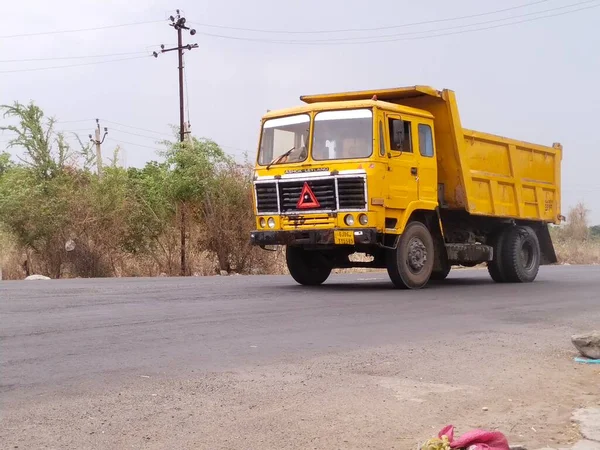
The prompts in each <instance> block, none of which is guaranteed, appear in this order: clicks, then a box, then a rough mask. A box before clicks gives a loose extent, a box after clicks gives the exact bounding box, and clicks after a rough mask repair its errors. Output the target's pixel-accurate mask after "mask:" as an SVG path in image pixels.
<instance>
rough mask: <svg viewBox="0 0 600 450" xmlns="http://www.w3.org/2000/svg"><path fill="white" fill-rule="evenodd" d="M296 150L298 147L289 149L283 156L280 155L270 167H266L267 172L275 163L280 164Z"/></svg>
mask: <svg viewBox="0 0 600 450" xmlns="http://www.w3.org/2000/svg"><path fill="white" fill-rule="evenodd" d="M294 150H296V147H292V148H290V149H289V150H288V151H287V152H285V153H284V154H282V155H279V156H278V157H277V158H275V159H274V160H273V161H271V162H270V163H269V165H268V166H267V167H266V170H269V168H270V167H271V166H272V165H273V164H275V163H277V162H279V161H280V160H282V159H283V158H285V157H286V156H288V155H289V154H290V153H292V152H293V151H294Z"/></svg>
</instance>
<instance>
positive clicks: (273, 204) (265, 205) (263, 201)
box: [255, 183, 279, 214]
mask: <svg viewBox="0 0 600 450" xmlns="http://www.w3.org/2000/svg"><path fill="white" fill-rule="evenodd" d="M255 189H256V209H257V210H258V213H259V214H260V213H273V212H275V213H276V212H279V209H278V207H277V185H276V184H275V183H257V184H256V187H255Z"/></svg>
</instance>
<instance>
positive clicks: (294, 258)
mask: <svg viewBox="0 0 600 450" xmlns="http://www.w3.org/2000/svg"><path fill="white" fill-rule="evenodd" d="M285 260H286V263H287V267H288V270H289V271H290V275H291V276H292V278H293V279H294V280H296V282H297V283H298V284H302V285H304V286H318V285H320V284H323V283H324V282H325V280H327V278H329V275H330V274H331V270H332V269H333V266H332V264H331V262H330V261H329V259H327V258H326V257H325V256H324V255H323V254H322V253H321V252H319V251H316V250H315V251H310V250H304V249H303V248H302V247H292V246H288V247H287V249H286V252H285Z"/></svg>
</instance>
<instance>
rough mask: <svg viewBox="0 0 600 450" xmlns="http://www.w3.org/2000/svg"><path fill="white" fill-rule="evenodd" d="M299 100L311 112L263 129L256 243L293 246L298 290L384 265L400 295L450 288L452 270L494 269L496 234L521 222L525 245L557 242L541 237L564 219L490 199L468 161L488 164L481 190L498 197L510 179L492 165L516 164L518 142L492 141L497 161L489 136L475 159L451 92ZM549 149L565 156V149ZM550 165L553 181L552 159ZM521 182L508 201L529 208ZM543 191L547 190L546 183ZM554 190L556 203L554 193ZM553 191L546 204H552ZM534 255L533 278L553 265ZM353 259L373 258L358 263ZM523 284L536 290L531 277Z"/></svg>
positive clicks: (268, 121)
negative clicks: (337, 273)
mask: <svg viewBox="0 0 600 450" xmlns="http://www.w3.org/2000/svg"><path fill="white" fill-rule="evenodd" d="M301 98H302V100H303V101H304V102H305V105H303V106H299V107H296V108H290V109H286V110H280V111H272V112H269V113H268V114H266V115H265V116H264V117H263V119H262V124H261V133H260V142H259V149H258V155H257V160H256V168H255V176H254V194H255V195H254V210H255V214H256V229H255V230H254V231H253V232H252V233H251V241H252V243H253V244H255V245H259V246H261V247H263V248H266V247H268V246H272V245H285V246H286V260H287V265H288V268H289V270H290V273H291V275H292V277H293V278H294V279H295V280H296V281H297V282H299V283H300V284H304V285H316V284H321V283H323V282H324V281H325V280H326V279H327V278H328V276H329V274H330V273H331V270H332V269H333V268H347V267H374V268H387V270H388V273H389V274H390V278H391V279H392V281H393V283H394V285H396V286H397V287H401V288H421V287H423V286H425V285H426V284H427V282H428V281H429V280H430V279H431V278H435V279H443V278H445V277H446V275H447V274H448V272H449V271H450V267H451V266H452V265H453V264H464V265H474V264H479V263H488V264H489V265H492V266H493V265H494V246H496V247H497V246H498V243H497V241H498V236H499V235H501V234H504V233H505V232H506V230H508V228H509V227H511V228H512V227H514V226H517V221H519V220H520V219H523V220H521V222H522V224H521V228H527V229H526V230H525V232H524V233H525V234H526V235H527V236H529V234H531V235H532V236H534V237H536V238H537V237H538V236H537V235H538V234H540V233H541V234H542V235H544V236H542V237H543V239H544V242H545V243H546V241H549V236H548V237H547V239H546V236H545V234H544V232H543V231H536V230H538V229H541V228H540V227H539V225H540V224H543V223H545V222H547V221H549V218H551V220H550V221H555V219H554V215H555V212H556V211H555V210H554V209H555V208H552V211H551V213H552V214H551V215H550V214H546V215H545V216H544V215H543V214H542V215H541V216H540V215H538V214H535V217H525V216H526V214H524V213H525V209H524V204H523V203H522V204H521V205H517V206H515V205H513V206H515V208H514V211H513V209H511V208H510V205H507V204H506V202H504V201H503V200H504V198H503V197H502V195H500V194H497V195H496V197H494V195H493V193H491V194H490V196H489V198H488V199H482V198H480V197H481V195H480V194H479V192H478V191H479V190H480V189H481V186H480V184H478V183H480V182H479V181H477V180H478V179H477V178H476V177H474V176H473V175H474V173H472V172H473V171H472V170H471V168H470V167H469V166H468V163H469V162H470V159H472V158H473V157H474V158H475V159H477V158H478V157H480V156H481V155H483V156H484V157H486V158H488V159H489V165H490V167H489V169H490V170H489V173H488V174H487V175H485V176H484V180H483V183H484V184H485V183H486V182H488V185H489V186H494V187H495V188H498V185H497V183H498V181H497V180H496V179H494V178H495V177H496V178H498V177H500V178H501V177H502V176H503V174H501V173H498V174H495V173H494V170H495V169H494V167H493V163H494V160H495V159H498V160H500V159H502V157H506V158H509V156H510V155H509V153H510V148H511V145H517V144H514V143H512V142H511V143H507V142H504V141H500V139H504V138H494V139H492V141H493V142H494V144H498V143H500V146H503V145H504V146H505V148H506V152H504V153H505V154H503V153H502V151H498V149H497V148H495V149H493V150H494V151H495V152H496V153H498V155H495V154H494V153H493V152H492V153H490V152H489V150H490V149H492V148H491V147H490V145H492V144H491V143H490V142H489V141H490V139H488V138H487V136H485V137H483V138H482V137H481V136H473V142H475V141H476V140H477V141H478V145H483V144H481V143H482V142H483V143H484V144H485V146H484V148H479V147H477V150H476V154H473V155H468V154H467V149H466V148H465V145H466V144H465V143H466V142H467V141H466V139H468V136H467V137H465V136H466V135H467V134H468V133H470V132H468V130H463V129H462V127H461V126H460V121H459V118H458V111H457V108H456V103H455V100H454V97H453V93H452V92H451V91H443V92H439V91H435V90H433V89H431V88H426V87H410V88H397V89H392V90H378V91H361V92H354V93H340V94H326V95H317V96H308V97H301ZM519 145H520V146H521V147H523V145H522V144H519ZM536 149H537V148H536ZM536 149H533V150H536ZM544 151H545V152H550V153H552V154H553V156H556V153H557V152H558V151H559V149H558V148H551V149H550V148H545V147H544ZM517 154H518V152H517ZM509 159H510V158H509ZM536 162H537V161H536ZM518 163H519V162H518V161H509V162H508V164H509V165H511V164H512V165H517V164H518ZM551 165H552V167H551V169H552V170H554V171H555V160H554V159H553V160H552V163H551ZM544 169H547V168H546V167H544ZM476 172H479V171H476ZM544 173H545V172H544ZM553 173H554V172H553ZM482 176H483V175H482ZM486 177H487V179H486ZM513 178H514V175H513ZM504 181H505V183H506V180H504ZM518 181H519V180H516V179H515V180H513V182H512V187H511V189H512V190H513V192H514V195H513V196H512V197H511V196H510V194H508V197H507V198H513V202H514V203H517V201H518V197H519V195H518V194H519V193H520V194H521V196H520V198H521V202H522V196H523V195H522V194H523V193H522V192H519V191H522V190H523V185H522V184H521V185H519V183H518ZM537 181H539V182H540V183H539V184H541V185H543V186H545V188H546V189H547V188H548V185H547V183H546V180H537ZM556 181H557V180H556V179H555V178H553V179H552V182H553V186H555V185H556V184H557V183H556ZM544 183H546V184H544ZM534 184H535V186H536V188H537V184H538V183H537V182H536V183H534ZM503 186H504V185H503ZM502 192H504V195H506V192H505V191H502ZM548 192H550V197H552V199H553V200H554V199H556V198H557V196H558V191H557V189H556V188H555V187H552V189H550V191H548ZM548 192H542V193H541V195H542V196H544V195H545V196H546V197H545V198H548ZM538 194H539V192H538ZM494 200H496V203H497V204H494ZM486 202H487V203H488V204H486ZM490 202H491V203H490ZM486 205H487V209H486V208H485V207H484V206H486ZM512 212H514V213H515V214H512V217H511V214H510V213H512ZM532 225H533V226H532ZM542 228H543V227H542ZM521 231H522V230H521ZM546 231H547V230H546ZM525 240H527V239H525ZM538 240H539V239H538ZM550 245H551V243H550ZM500 247H502V246H500ZM533 247H536V245H533ZM536 248H537V253H536V251H535V249H534V250H533V253H534V260H535V261H534V262H533V263H531V262H530V263H529V266H531V264H533V267H529V269H533V271H534V272H535V274H537V265H539V263H540V262H541V261H542V259H543V258H542V256H543V255H542V251H541V247H540V246H539V244H537V247H536ZM507 251H508V250H507ZM355 252H361V253H366V254H368V255H370V258H371V260H370V261H368V262H353V261H351V260H350V258H349V255H351V254H352V253H355ZM498 252H502V253H506V252H505V251H503V250H502V249H501V248H499V249H497V253H498ZM546 253H548V252H546ZM535 255H537V259H536V258H535ZM549 256H550V257H549V258H547V259H549V260H552V259H553V250H552V251H550V255H549ZM554 258H555V256H554ZM536 261H537V262H536ZM524 264H525V265H527V262H526V263H524ZM513 275H514V274H513ZM499 278H501V277H499ZM514 278H515V277H514V276H513V277H512V279H514ZM521 278H523V279H522V280H521V281H530V280H529V278H531V274H529V275H528V276H526V277H521ZM533 278H535V276H533ZM531 281H532V280H531Z"/></svg>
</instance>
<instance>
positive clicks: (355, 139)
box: [312, 109, 373, 160]
mask: <svg viewBox="0 0 600 450" xmlns="http://www.w3.org/2000/svg"><path fill="white" fill-rule="evenodd" d="M313 133H314V136H313V146H312V156H313V159H315V160H331V159H353V158H367V157H369V156H371V153H372V152H373V112H372V111H371V110H369V109H354V110H345V111H324V112H320V113H318V114H317V115H316V116H315V124H314V132H313Z"/></svg>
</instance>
